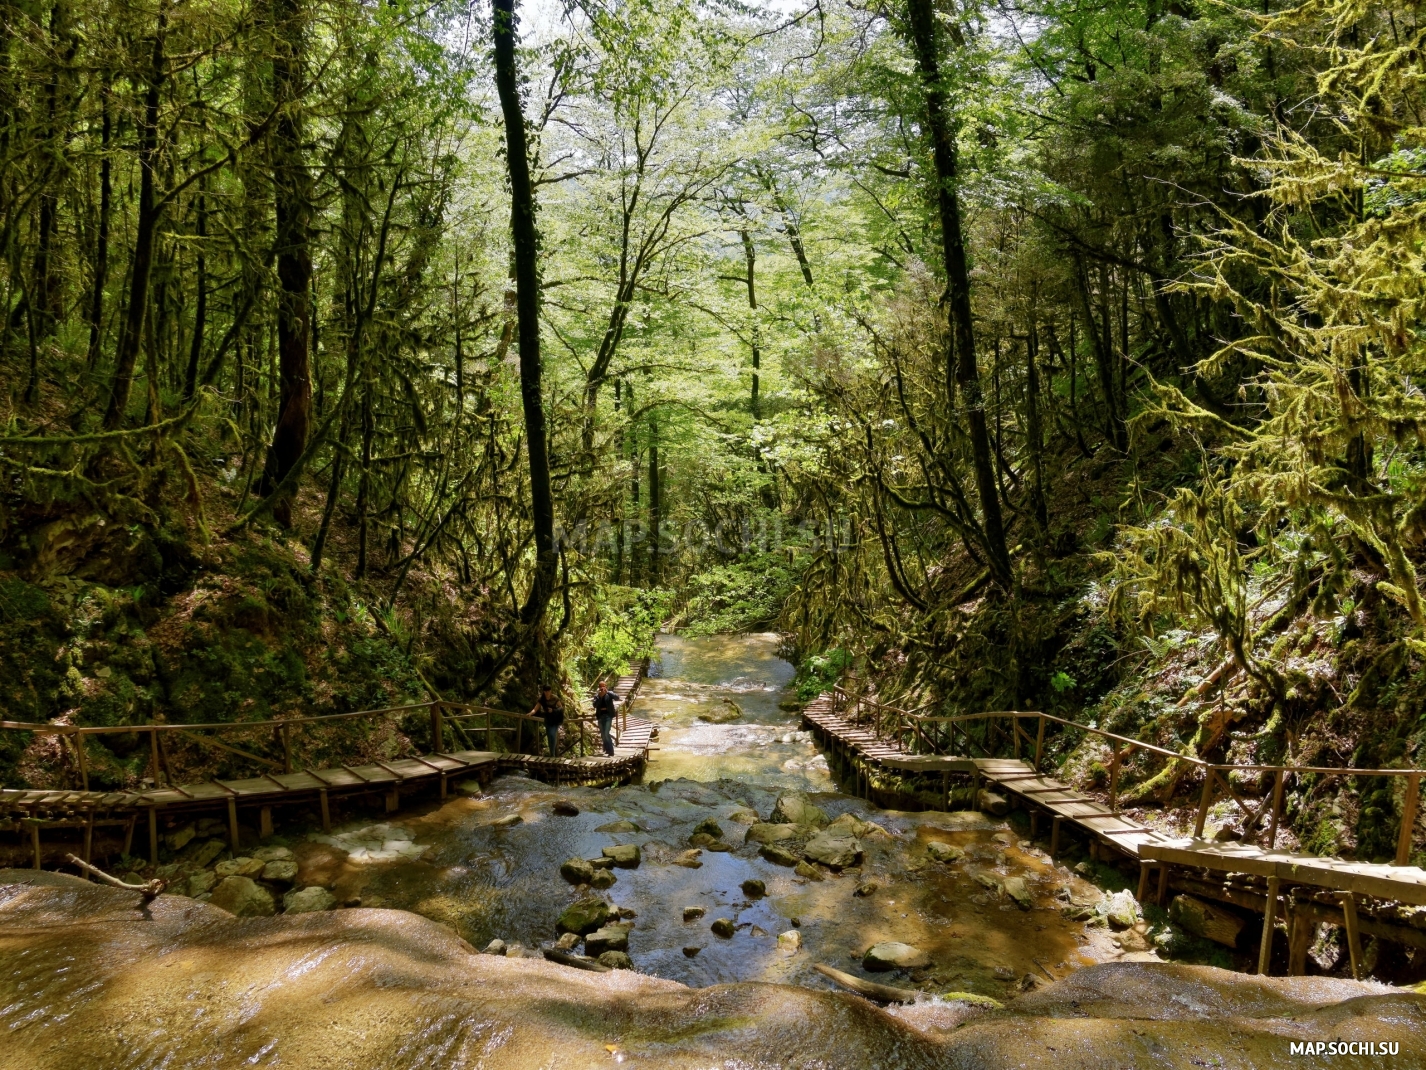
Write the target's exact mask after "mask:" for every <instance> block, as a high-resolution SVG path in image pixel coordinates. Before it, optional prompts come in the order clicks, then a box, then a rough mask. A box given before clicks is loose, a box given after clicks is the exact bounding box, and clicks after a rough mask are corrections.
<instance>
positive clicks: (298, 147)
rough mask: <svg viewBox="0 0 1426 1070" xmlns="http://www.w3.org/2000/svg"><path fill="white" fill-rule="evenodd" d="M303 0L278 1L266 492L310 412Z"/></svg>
mask: <svg viewBox="0 0 1426 1070" xmlns="http://www.w3.org/2000/svg"><path fill="white" fill-rule="evenodd" d="M304 22H305V14H304V12H303V10H302V0H273V4H272V23H273V34H274V39H275V40H274V44H275V46H276V47H275V54H274V56H273V60H272V81H273V97H274V100H273V103H274V105H275V107H276V108H277V121H276V122H275V123H274V124H273V129H272V186H273V209H274V212H273V215H274V222H275V224H276V226H275V232H274V236H275V239H276V244H277V281H278V286H279V293H278V300H277V378H278V398H277V421H276V423H275V424H274V425H273V429H272V444H271V446H270V447H269V448H268V452H267V463H266V464H265V466H264V468H263V478H262V488H261V490H260V493H262V494H269V493H271V492H272V490H273V489H274V488H275V487H276V486H277V485H278V484H279V483H280V482H282V479H283V477H284V476H286V475H287V473H288V472H290V471H291V470H292V466H293V465H294V464H296V463H297V459H298V458H299V457H300V456H302V451H303V450H304V449H305V448H306V446H307V432H308V426H309V424H310V423H311V419H312V368H311V340H312V339H311V333H312V251H311V244H310V243H311V235H310V231H311V212H312V176H311V174H310V173H309V172H308V170H307V161H306V158H305V157H304V155H303V150H302V136H303V122H302V111H301V98H302V88H303V86H302V82H303V78H304V68H305V66H306V64H305V51H306V49H305V35H306V27H305V25H304ZM272 516H273V519H274V520H276V521H277V522H278V523H279V524H281V525H282V526H283V527H290V526H291V524H292V503H291V500H290V499H287V498H285V497H284V500H282V501H280V502H276V503H274V505H273V507H272Z"/></svg>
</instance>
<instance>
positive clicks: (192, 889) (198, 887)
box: [188, 869, 218, 897]
mask: <svg viewBox="0 0 1426 1070" xmlns="http://www.w3.org/2000/svg"><path fill="white" fill-rule="evenodd" d="M217 883H218V875H217V874H216V873H214V872H213V871H212V870H211V869H200V870H199V871H198V872H197V873H194V874H193V875H192V876H190V877H189V878H188V894H189V895H191V896H195V897H196V896H200V895H202V894H203V893H204V892H211V891H212V890H213V885H215V884H217Z"/></svg>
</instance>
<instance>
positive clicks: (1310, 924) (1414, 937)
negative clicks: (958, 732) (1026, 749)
mask: <svg viewBox="0 0 1426 1070" xmlns="http://www.w3.org/2000/svg"><path fill="white" fill-rule="evenodd" d="M803 719H804V720H805V721H806V723H807V724H808V726H809V727H810V728H811V729H812V730H813V732H814V733H815V734H816V735H817V736H818V737H819V739H820V740H821V742H822V743H823V745H824V746H825V747H826V748H827V749H829V750H831V751H833V752H834V753H840V754H842V755H843V756H844V757H848V758H854V759H855V762H852V763H849V764H851V767H852V769H853V771H854V775H855V776H857V777H858V778H859V782H858V785H857V786H858V787H860V778H861V777H863V776H864V774H862V773H861V772H860V771H859V770H858V769H857V763H860V764H861V765H862V766H863V767H865V768H876V769H886V770H892V771H896V772H917V773H926V774H931V775H933V776H934V775H936V774H940V777H941V782H942V792H943V808H948V804H949V797H950V792H949V788H948V781H949V778H950V776H951V775H952V774H961V775H967V774H968V775H970V776H971V777H973V778H974V782H975V783H976V784H977V785H979V783H980V782H981V781H984V782H985V783H986V784H987V785H990V786H993V787H995V788H996V789H997V790H999V791H1000V792H1002V793H1004V794H1006V795H1009V796H1011V797H1013V799H1015V800H1017V801H1018V802H1019V803H1020V804H1021V805H1022V806H1023V807H1024V808H1025V809H1026V810H1028V811H1029V813H1030V815H1031V828H1032V835H1033V834H1034V832H1033V830H1034V824H1035V818H1036V817H1037V816H1038V815H1039V814H1042V813H1043V814H1047V815H1048V816H1049V817H1050V819H1051V821H1052V829H1051V833H1050V855H1051V856H1052V857H1053V856H1054V855H1056V854H1057V852H1058V849H1059V845H1060V839H1061V832H1062V826H1063V825H1064V824H1065V823H1068V824H1069V825H1070V826H1071V827H1072V828H1073V829H1074V830H1075V831H1076V832H1077V833H1079V834H1080V835H1082V836H1084V837H1086V838H1088V839H1089V840H1090V841H1091V842H1092V843H1094V844H1096V845H1098V846H1100V847H1102V848H1107V849H1110V850H1113V851H1115V852H1117V853H1119V854H1121V855H1124V856H1127V857H1128V858H1129V859H1132V860H1134V861H1136V862H1138V863H1139V867H1140V870H1139V873H1140V876H1139V892H1138V898H1139V899H1141V900H1142V899H1144V898H1145V896H1146V894H1147V892H1148V889H1149V881H1150V877H1151V875H1152V874H1153V873H1154V872H1155V871H1157V875H1158V888H1157V898H1158V900H1159V905H1161V906H1162V905H1163V903H1164V900H1165V896H1166V893H1167V890H1168V887H1169V885H1170V883H1175V884H1179V885H1181V886H1187V887H1188V889H1189V890H1190V891H1192V892H1193V893H1194V894H1199V895H1204V896H1207V897H1210V898H1218V899H1220V900H1222V901H1225V902H1230V903H1234V904H1237V905H1239V906H1249V907H1251V908H1254V909H1258V910H1261V911H1263V912H1264V913H1265V915H1266V918H1267V920H1268V923H1269V924H1268V925H1267V926H1266V927H1265V931H1266V933H1268V934H1269V935H1266V936H1265V937H1264V939H1263V943H1262V947H1261V949H1260V956H1259V972H1266V969H1267V964H1268V962H1269V959H1270V955H1269V953H1270V947H1271V939H1270V934H1271V931H1272V924H1271V923H1272V922H1273V920H1274V919H1275V918H1276V917H1280V916H1282V914H1281V913H1280V911H1281V910H1284V909H1285V912H1286V915H1287V916H1288V918H1289V919H1290V925H1289V934H1290V935H1289V946H1290V950H1289V959H1290V964H1291V965H1290V972H1293V973H1300V972H1302V969H1303V965H1304V962H1305V954H1306V952H1305V948H1306V943H1305V942H1304V941H1305V940H1306V935H1305V934H1306V933H1308V932H1309V929H1311V931H1315V922H1316V921H1320V920H1328V919H1330V918H1332V917H1333V916H1334V915H1333V910H1334V909H1335V910H1340V917H1341V921H1340V922H1338V924H1341V925H1343V926H1344V927H1345V928H1346V929H1347V934H1348V944H1349V947H1350V950H1351V958H1352V964H1353V971H1354V973H1356V972H1359V963H1360V960H1361V949H1360V935H1359V933H1360V932H1368V933H1370V934H1374V935H1379V936H1383V937H1385V938H1387V939H1394V940H1399V941H1401V942H1403V943H1408V944H1411V945H1413V946H1422V947H1426V940H1423V939H1422V936H1423V934H1421V933H1419V932H1417V931H1416V930H1415V929H1412V928H1406V927H1403V926H1400V925H1393V924H1390V923H1389V922H1384V921H1382V920H1380V919H1382V918H1386V919H1393V918H1395V917H1396V916H1397V915H1399V913H1400V909H1399V908H1398V906H1397V904H1402V905H1406V906H1426V870H1423V869H1421V868H1419V867H1416V866H1411V865H1400V864H1398V865H1387V864H1374V863H1366V862H1355V861H1348V860H1346V859H1341V858H1330V857H1319V856H1315V855H1305V854H1299V853H1296V852H1292V851H1282V850H1274V849H1272V848H1264V847H1259V846H1256V845H1254V844H1250V843H1240V842H1231V841H1230V842H1217V841H1213V840H1206V839H1202V838H1195V837H1187V838H1184V837H1173V836H1167V835H1164V834H1163V833H1160V832H1157V831H1155V830H1154V829H1151V828H1148V827H1147V826H1145V825H1142V824H1139V823H1138V822H1136V821H1134V820H1132V819H1131V818H1129V817H1126V816H1125V815H1123V814H1121V813H1120V812H1119V811H1118V810H1117V808H1115V807H1112V806H1108V805H1106V804H1105V803H1104V802H1102V801H1100V800H1099V799H1096V798H1094V797H1092V796H1089V795H1086V794H1084V793H1082V792H1079V791H1076V790H1075V789H1074V788H1073V787H1071V786H1070V785H1069V784H1066V783H1064V782H1063V781H1061V780H1058V779H1056V778H1054V777H1051V776H1045V775H1043V774H1041V773H1038V772H1036V770H1035V768H1034V766H1032V765H1031V764H1030V763H1028V762H1024V761H1021V760H1019V759H1017V758H966V757H960V756H955V755H938V754H917V753H915V752H914V751H911V750H909V749H907V748H906V747H905V746H904V745H903V744H902V743H901V741H900V738H886V737H884V736H882V735H879V734H878V733H876V732H875V731H873V730H872V729H871V728H868V727H867V726H866V725H865V724H862V723H859V721H858V720H857V719H855V718H854V717H850V716H846V715H844V714H842V713H840V712H838V711H837V709H836V703H835V702H834V698H833V696H832V695H831V694H825V693H824V694H822V695H820V696H819V697H818V698H817V699H816V700H815V701H813V702H812V703H810V704H809V705H808V706H807V707H806V709H805V710H804V711H803ZM978 794H979V793H978V792H977V795H978ZM1205 809H1206V807H1205ZM1358 897H1361V899H1362V900H1363V901H1364V905H1363V908H1362V909H1363V910H1364V911H1365V912H1366V916H1365V917H1364V918H1362V919H1360V920H1359V916H1358V915H1359V909H1358ZM1328 908H1331V909H1328ZM1299 922H1301V924H1299Z"/></svg>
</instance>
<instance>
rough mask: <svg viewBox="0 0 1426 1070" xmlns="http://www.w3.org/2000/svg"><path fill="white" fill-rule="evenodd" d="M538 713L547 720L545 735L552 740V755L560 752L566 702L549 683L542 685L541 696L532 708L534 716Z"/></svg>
mask: <svg viewBox="0 0 1426 1070" xmlns="http://www.w3.org/2000/svg"><path fill="white" fill-rule="evenodd" d="M536 714H538V715H539V716H540V717H541V718H543V719H544V722H545V736H546V738H547V739H548V740H549V741H550V757H551V758H553V757H555V756H556V755H558V754H559V741H560V725H562V724H564V703H563V702H561V701H560V698H559V696H558V695H556V694H555V689H554V688H553V687H551V686H550V685H549V684H542V685H540V697H539V698H538V699H536V700H535V706H534V708H533V709H532V710H530V715H531V716H532V717H533V716H535V715H536Z"/></svg>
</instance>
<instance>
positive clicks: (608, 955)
mask: <svg viewBox="0 0 1426 1070" xmlns="http://www.w3.org/2000/svg"><path fill="white" fill-rule="evenodd" d="M599 965H601V966H604V967H606V968H608V969H611V970H632V969H633V968H634V960H633V959H631V958H630V957H629V953H628V952H627V951H606V952H604V954H602V955H600V956H599Z"/></svg>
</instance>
